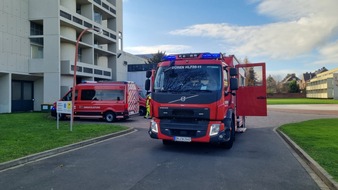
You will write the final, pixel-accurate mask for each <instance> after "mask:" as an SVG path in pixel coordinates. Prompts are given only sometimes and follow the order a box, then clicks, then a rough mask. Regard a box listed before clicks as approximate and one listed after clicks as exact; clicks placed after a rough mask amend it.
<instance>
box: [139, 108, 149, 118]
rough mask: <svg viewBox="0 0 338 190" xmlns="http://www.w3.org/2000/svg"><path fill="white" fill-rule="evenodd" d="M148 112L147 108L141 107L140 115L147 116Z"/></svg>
mask: <svg viewBox="0 0 338 190" xmlns="http://www.w3.org/2000/svg"><path fill="white" fill-rule="evenodd" d="M146 112H147V110H146V108H145V107H143V106H142V107H140V110H139V114H140V116H144V115H146Z"/></svg>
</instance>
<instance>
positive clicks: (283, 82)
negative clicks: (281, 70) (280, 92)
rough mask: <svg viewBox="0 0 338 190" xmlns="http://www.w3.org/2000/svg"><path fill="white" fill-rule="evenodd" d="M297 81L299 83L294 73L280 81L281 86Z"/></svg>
mask: <svg viewBox="0 0 338 190" xmlns="http://www.w3.org/2000/svg"><path fill="white" fill-rule="evenodd" d="M294 80H295V81H297V82H299V81H300V79H299V78H298V77H297V76H296V74H295V73H292V74H287V75H286V77H285V78H284V79H283V80H282V81H281V82H282V84H288V83H290V82H291V81H294Z"/></svg>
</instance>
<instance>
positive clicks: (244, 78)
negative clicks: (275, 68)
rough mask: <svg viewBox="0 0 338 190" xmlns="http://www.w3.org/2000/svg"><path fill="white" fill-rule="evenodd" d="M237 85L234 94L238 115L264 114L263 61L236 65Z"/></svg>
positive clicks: (264, 86) (265, 111)
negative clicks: (237, 72)
mask: <svg viewBox="0 0 338 190" xmlns="http://www.w3.org/2000/svg"><path fill="white" fill-rule="evenodd" d="M236 68H237V69H238V71H239V75H238V79H239V80H238V81H239V84H238V85H239V87H238V90H237V94H236V97H237V98H236V104H237V108H236V113H237V115H239V116H266V115H267V103H266V74H265V63H250V64H239V65H236Z"/></svg>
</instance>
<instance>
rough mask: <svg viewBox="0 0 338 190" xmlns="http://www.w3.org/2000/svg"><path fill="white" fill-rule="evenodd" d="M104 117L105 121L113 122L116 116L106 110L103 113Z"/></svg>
mask: <svg viewBox="0 0 338 190" xmlns="http://www.w3.org/2000/svg"><path fill="white" fill-rule="evenodd" d="M104 119H105V120H106V121H107V122H113V121H115V120H116V116H115V113H114V112H112V111H109V112H106V113H105V114H104Z"/></svg>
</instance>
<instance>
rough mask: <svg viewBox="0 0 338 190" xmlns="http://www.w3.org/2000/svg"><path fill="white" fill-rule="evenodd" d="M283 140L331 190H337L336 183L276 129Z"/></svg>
mask: <svg viewBox="0 0 338 190" xmlns="http://www.w3.org/2000/svg"><path fill="white" fill-rule="evenodd" d="M276 131H277V133H278V134H279V135H280V136H281V137H282V138H283V140H284V141H285V142H286V143H287V144H288V145H289V146H290V147H291V148H292V149H293V150H294V151H295V152H296V153H297V154H298V156H299V157H300V158H301V159H302V160H303V161H304V162H305V163H306V164H307V165H308V166H309V167H310V168H311V169H312V171H313V172H314V173H315V174H316V175H317V176H318V177H319V178H320V179H321V180H322V181H323V182H324V183H325V184H326V185H327V186H328V187H329V188H330V189H331V190H338V183H337V182H335V181H334V180H333V177H332V176H331V175H330V174H328V173H327V172H326V171H325V170H324V169H323V168H322V167H321V166H320V165H319V164H318V163H317V162H316V161H315V160H313V159H312V158H311V157H310V156H309V155H308V154H307V153H306V152H305V151H304V150H303V149H301V148H300V147H299V146H298V145H297V144H296V143H295V142H293V141H292V140H291V139H290V138H289V137H288V136H287V135H286V134H284V133H283V132H282V131H280V130H279V129H278V128H277V129H276Z"/></svg>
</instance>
